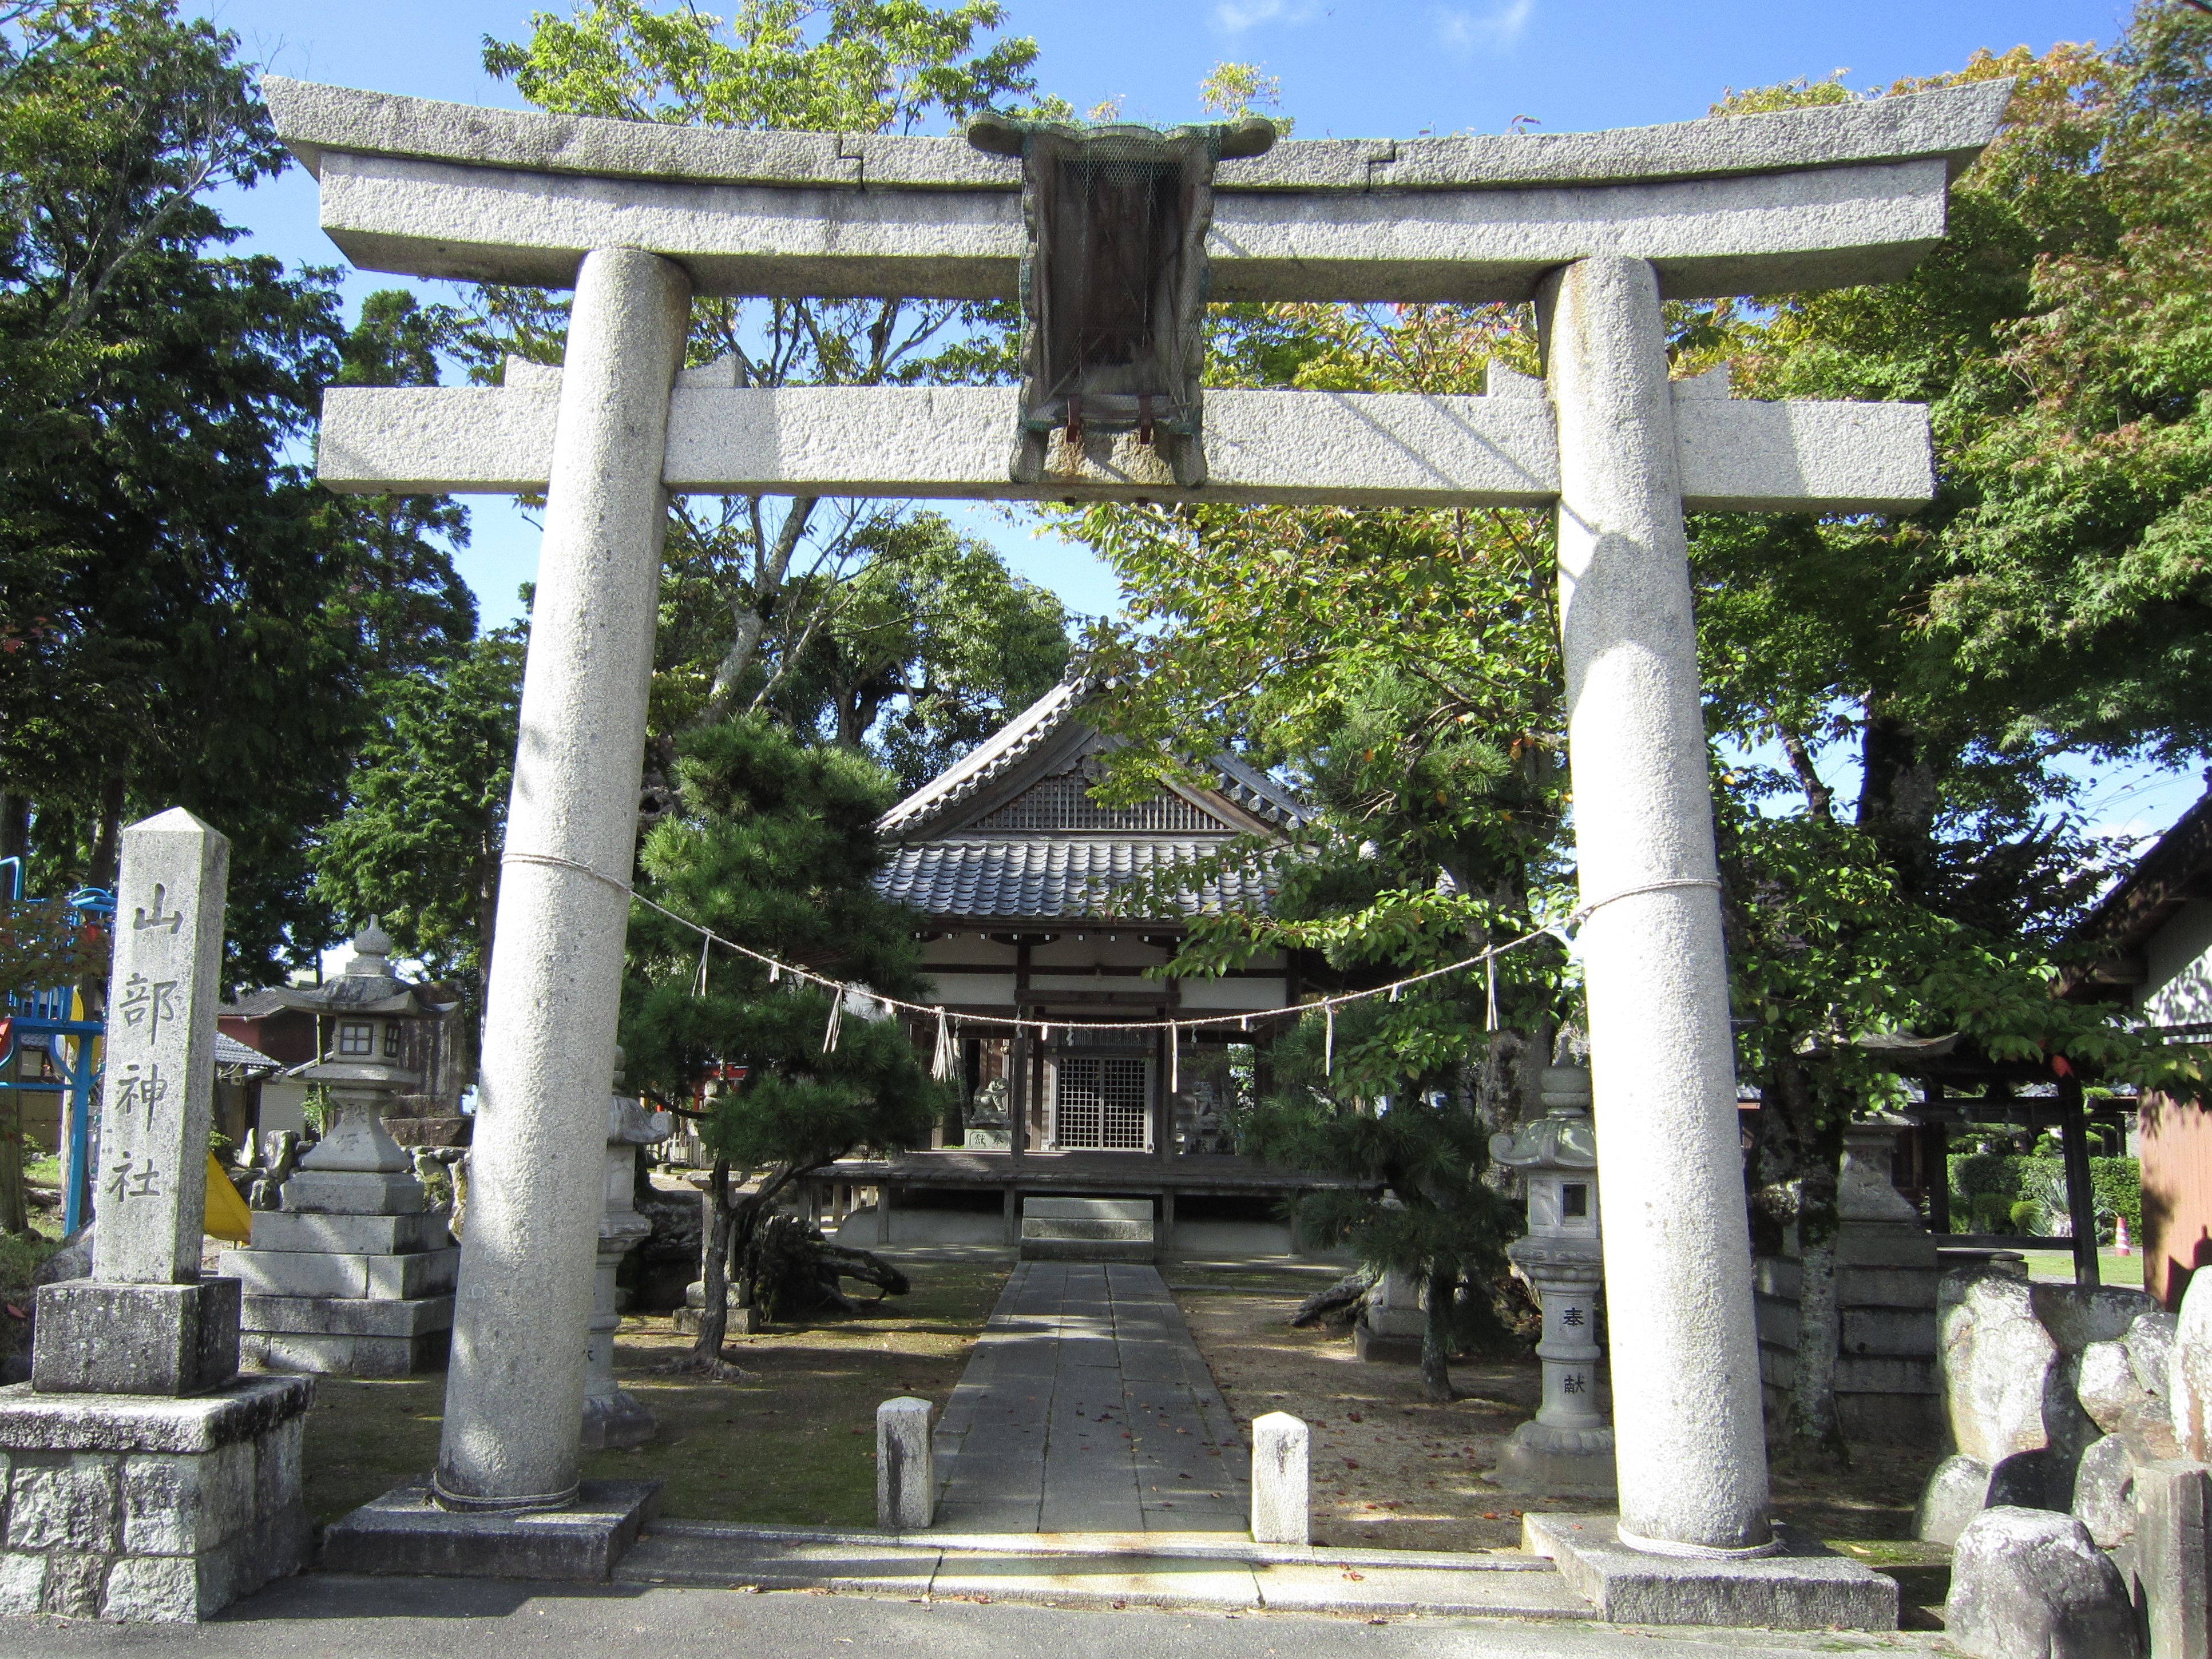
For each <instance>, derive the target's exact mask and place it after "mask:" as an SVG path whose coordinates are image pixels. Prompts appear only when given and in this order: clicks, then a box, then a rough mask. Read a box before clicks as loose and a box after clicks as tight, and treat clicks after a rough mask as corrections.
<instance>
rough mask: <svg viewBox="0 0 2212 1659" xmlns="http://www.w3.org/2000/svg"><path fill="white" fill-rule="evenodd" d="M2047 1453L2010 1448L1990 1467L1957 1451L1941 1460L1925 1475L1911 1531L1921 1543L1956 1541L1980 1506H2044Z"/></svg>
mask: <svg viewBox="0 0 2212 1659" xmlns="http://www.w3.org/2000/svg"><path fill="white" fill-rule="evenodd" d="M2050 1455H2051V1454H2050V1453H2049V1452H2048V1451H2047V1450H2045V1449H2043V1448H2041V1447H2038V1448H2037V1449H2035V1450H2033V1451H2024V1452H2015V1453H2014V1454H2013V1455H2011V1456H2010V1457H2008V1458H2006V1459H2005V1460H2004V1462H2002V1463H1999V1464H1998V1465H1997V1466H1996V1468H1990V1467H1989V1466H1988V1465H1987V1464H1985V1463H1979V1462H1975V1460H1974V1459H1972V1458H1971V1457H1966V1456H1963V1455H1954V1456H1950V1457H1947V1458H1945V1459H1944V1460H1943V1461H1942V1462H1941V1463H1938V1464H1937V1465H1936V1473H1935V1474H1931V1475H1929V1477H1928V1488H1927V1490H1926V1491H1925V1492H1923V1493H1922V1494H1921V1498H1920V1511H1919V1515H1918V1516H1917V1524H1916V1526H1915V1527H1914V1529H1913V1530H1914V1535H1915V1536H1916V1537H1917V1538H1919V1539H1920V1540H1921V1541H1923V1542H1924V1543H1929V1544H1946V1545H1949V1544H1956V1543H1957V1542H1958V1541H1959V1534H1960V1533H1962V1532H1964V1531H1966V1526H1967V1523H1968V1522H1971V1521H1972V1520H1973V1518H1974V1517H1975V1516H1978V1515H1979V1514H1980V1513H1981V1512H1982V1511H1983V1510H1986V1509H1993V1508H1996V1507H1998V1506H2000V1505H2003V1504H2013V1505H2015V1506H2017V1507H2019V1508H2021V1509H2030V1510H2039V1509H2042V1508H2044V1507H2045V1503H2044V1492H2045V1487H2046V1486H2048V1484H2049V1483H2048V1481H2047V1480H2046V1479H2045V1463H2046V1462H2047V1461H2048V1460H2049V1458H2050Z"/></svg>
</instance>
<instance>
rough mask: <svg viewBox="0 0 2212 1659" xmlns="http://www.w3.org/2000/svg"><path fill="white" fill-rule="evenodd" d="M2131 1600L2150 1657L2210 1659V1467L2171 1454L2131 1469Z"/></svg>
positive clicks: (2211, 1513)
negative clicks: (2133, 1512) (2133, 1515)
mask: <svg viewBox="0 0 2212 1659" xmlns="http://www.w3.org/2000/svg"><path fill="white" fill-rule="evenodd" d="M2135 1504H2136V1538H2135V1550H2134V1571H2133V1577H2134V1579H2135V1583H2133V1584H2132V1585H2131V1586H2130V1589H2131V1590H2132V1592H2133V1595H2134V1599H2135V1603H2136V1607H2137V1608H2138V1609H2139V1610H2140V1611H2141V1612H2142V1613H2143V1614H2144V1616H2145V1622H2146V1623H2147V1624H2148V1626H2149V1629H2150V1659H2212V1565H2208V1558H2212V1470H2208V1469H2207V1468H2205V1466H2204V1465H2203V1464H2202V1463H2193V1462H2188V1461H2186V1460H2182V1459H2176V1460H2173V1461H2171V1462H2159V1463H2152V1464H2148V1465H2147V1466H2141V1467H2138V1468H2136V1472H2135Z"/></svg>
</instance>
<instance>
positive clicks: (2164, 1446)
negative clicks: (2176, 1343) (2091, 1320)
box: [2074, 1314, 2181, 1457]
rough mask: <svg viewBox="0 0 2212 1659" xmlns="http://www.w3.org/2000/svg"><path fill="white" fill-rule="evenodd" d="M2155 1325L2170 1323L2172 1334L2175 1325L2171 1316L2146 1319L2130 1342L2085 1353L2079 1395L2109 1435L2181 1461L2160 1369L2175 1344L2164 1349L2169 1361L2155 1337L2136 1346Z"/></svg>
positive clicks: (2168, 1343) (2137, 1325)
mask: <svg viewBox="0 0 2212 1659" xmlns="http://www.w3.org/2000/svg"><path fill="white" fill-rule="evenodd" d="M2154 1319H2158V1320H2163V1321H2165V1322H2166V1324H2167V1326H2168V1327H2169V1328H2170V1327H2171V1326H2172V1316H2170V1315H2167V1314H2156V1315H2145V1316H2143V1317H2142V1318H2141V1319H2138V1320H2137V1321H2136V1322H2135V1324H2134V1325H2133V1326H2131V1327H2130V1328H2129V1334H2128V1339H2127V1340H2118V1341H2112V1342H2092V1343H2091V1344H2090V1345H2089V1346H2087V1347H2086V1348H2084V1349H2082V1350H2081V1361H2080V1364H2079V1366H2078V1367H2077V1369H2076V1371H2075V1380H2074V1395H2075V1399H2077V1400H2079V1401H2081V1409H2082V1410H2083V1411H2085V1412H2087V1413H2088V1414H2089V1418H2090V1420H2091V1421H2093V1423H2095V1424H2096V1425H2097V1426H2098V1427H2099V1428H2100V1429H2102V1430H2103V1431H2105V1432H2106V1434H2127V1435H2133V1436H2135V1437H2136V1438H2138V1439H2139V1440H2141V1441H2142V1443H2143V1444H2144V1446H2145V1447H2147V1448H2148V1450H2149V1452H2150V1454H2151V1455H2152V1456H2154V1457H2179V1455H2181V1446H2180V1443H2179V1442H2178V1441H2177V1440H2175V1439H2174V1437H2173V1407H2172V1402H2171V1401H2169V1400H2168V1399H2167V1398H2166V1370H2165V1367H2164V1366H2163V1365H2160V1364H2156V1361H2157V1360H2158V1359H2159V1358H2162V1357H2170V1355H2171V1352H2172V1341H2171V1338H2170V1337H2169V1338H2167V1340H2166V1341H2165V1343H2164V1345H2163V1346H2164V1347H2165V1350H2166V1354H2165V1355H2163V1356H2162V1355H2161V1354H2160V1352H2159V1349H2160V1341H2159V1339H2158V1337H2157V1335H2156V1334H2154V1335H2153V1336H2152V1337H2151V1338H2150V1339H2149V1340H2144V1341H2140V1342H2139V1341H2136V1340H2134V1338H2135V1332H2136V1330H2137V1329H2139V1328H2142V1327H2143V1326H2145V1325H2148V1324H2149V1323H2150V1322H2151V1321H2152V1320H2154ZM2138 1356H2140V1357H2141V1358H2140V1359H2139V1358H2138ZM2147 1377H2148V1380H2147ZM2153 1385H2155V1386H2153Z"/></svg>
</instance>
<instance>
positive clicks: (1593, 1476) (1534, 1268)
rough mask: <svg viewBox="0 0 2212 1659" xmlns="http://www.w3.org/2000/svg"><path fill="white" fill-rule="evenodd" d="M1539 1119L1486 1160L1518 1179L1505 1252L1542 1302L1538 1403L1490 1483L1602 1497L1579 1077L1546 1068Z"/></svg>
mask: <svg viewBox="0 0 2212 1659" xmlns="http://www.w3.org/2000/svg"><path fill="white" fill-rule="evenodd" d="M1541 1087H1542V1091H1543V1099H1544V1106H1545V1112H1544V1115H1543V1116H1541V1117H1540V1118H1538V1119H1536V1120H1535V1121H1534V1122H1530V1123H1524V1124H1522V1126H1521V1127H1520V1129H1519V1130H1518V1131H1516V1133H1513V1134H1510V1135H1505V1134H1498V1135H1492V1137H1491V1139H1490V1155H1491V1156H1492V1158H1496V1159H1497V1160H1498V1162H1499V1163H1500V1164H1508V1165H1510V1166H1511V1167H1512V1168H1514V1169H1516V1170H1520V1171H1521V1176H1522V1184H1523V1185H1524V1186H1525V1187H1526V1188H1527V1189H1528V1234H1527V1236H1526V1237H1522V1238H1517V1239H1516V1240H1515V1241H1514V1242H1513V1243H1512V1244H1511V1245H1510V1246H1509V1247H1508V1248H1507V1249H1506V1255H1508V1256H1510V1257H1511V1258H1512V1261H1513V1263H1514V1265H1515V1266H1516V1267H1519V1268H1520V1269H1521V1271H1522V1273H1523V1274H1525V1275H1526V1276H1527V1278H1528V1282H1529V1283H1530V1284H1531V1285H1534V1287H1535V1291H1536V1297H1537V1299H1538V1300H1539V1301H1540V1302H1541V1304H1543V1310H1544V1335H1543V1340H1541V1341H1540V1342H1539V1343H1538V1344H1537V1345H1536V1357H1537V1358H1539V1359H1541V1360H1542V1361H1543V1364H1544V1402H1543V1405H1542V1406H1541V1407H1540V1408H1539V1409H1538V1411H1537V1413H1536V1416H1535V1419H1534V1421H1533V1422H1528V1423H1523V1424H1522V1425H1521V1426H1520V1427H1519V1428H1517V1429H1516V1430H1514V1431H1513V1434H1512V1437H1511V1438H1510V1439H1509V1440H1507V1442H1506V1443H1505V1448H1504V1452H1503V1454H1502V1455H1500V1457H1499V1459H1498V1468H1496V1469H1495V1470H1493V1471H1492V1473H1491V1475H1490V1479H1491V1480H1494V1481H1496V1482H1497V1483H1498V1485H1500V1486H1507V1487H1510V1488H1512V1489H1513V1490H1514V1491H1516V1492H1545V1493H1554V1492H1555V1493H1558V1494H1559V1495H1561V1496H1563V1497H1574V1498H1609V1497H1611V1496H1612V1495H1613V1481H1614V1477H1613V1429H1612V1426H1611V1425H1609V1424H1607V1421H1606V1419H1605V1414H1604V1413H1602V1412H1601V1411H1600V1410H1599V1409H1598V1403H1597V1387H1598V1362H1599V1360H1600V1358H1601V1357H1602V1355H1601V1350H1600V1349H1599V1347H1598V1345H1597V1334H1596V1327H1597V1305H1596V1304H1597V1292H1598V1288H1599V1286H1600V1285H1601V1284H1602V1283H1603V1282H1604V1278H1605V1269H1604V1255H1603V1251H1602V1249H1601V1246H1600V1244H1599V1243H1598V1220H1597V1136H1596V1133H1595V1129H1594V1127H1593V1126H1592V1124H1591V1122H1590V1081H1589V1071H1588V1070H1587V1069H1586V1068H1585V1067H1583V1066H1547V1067H1546V1068H1545V1070H1544V1074H1543V1077H1542V1079H1541Z"/></svg>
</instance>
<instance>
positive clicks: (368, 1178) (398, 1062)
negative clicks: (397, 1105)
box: [283, 916, 426, 1215]
mask: <svg viewBox="0 0 2212 1659" xmlns="http://www.w3.org/2000/svg"><path fill="white" fill-rule="evenodd" d="M391 956H392V938H391V935H389V934H388V933H386V932H385V931H384V930H383V929H382V928H381V927H378V926H377V925H376V918H375V917H374V916H371V917H370V918H369V919H368V927H364V928H362V930H361V932H360V933H357V934H356V935H355V936H354V941H353V957H352V959H351V960H350V961H349V962H348V963H346V965H345V967H344V968H343V969H342V970H341V971H340V974H339V976H338V981H337V984H336V985H334V986H332V987H330V988H329V994H328V996H327V998H326V1000H325V1004H324V1006H325V1010H326V1018H327V1019H328V1022H329V1023H328V1025H327V1027H326V1029H325V1032H324V1036H323V1053H322V1058H321V1059H319V1060H317V1061H316V1062H315V1063H314V1064H313V1065H312V1066H307V1067H306V1068H305V1069H304V1070H302V1071H301V1073H300V1074H299V1075H300V1076H301V1078H302V1079H304V1080H306V1081H307V1082H309V1083H319V1084H321V1085H324V1086H325V1088H326V1089H327V1090H328V1091H330V1102H331V1109H330V1115H329V1120H328V1121H326V1122H325V1124H324V1126H323V1138H322V1139H320V1140H319V1141H317V1142H316V1143H315V1145H314V1146H313V1148H312V1149H311V1150H310V1151H309V1152H307V1155H306V1156H304V1157H303V1158H301V1160H300V1167H299V1172H298V1173H297V1174H295V1175H294V1176H292V1178H291V1179H290V1180H289V1181H288V1182H285V1183H284V1199H283V1202H284V1207H285V1208H286V1209H288V1210H322V1211H326V1212H330V1213H332V1214H339V1215H411V1214H414V1213H416V1212H420V1211H421V1210H422V1209H423V1208H425V1207H426V1201H425V1200H424V1198H423V1195H422V1182H420V1181H418V1180H416V1178H415V1163H414V1160H413V1159H412V1158H410V1157H409V1156H408V1155H407V1154H406V1153H405V1152H403V1151H401V1150H400V1146H399V1143H398V1141H396V1140H394V1139H392V1136H391V1134H390V1133H389V1132H388V1131H386V1128H385V1127H384V1108H385V1106H386V1103H387V1102H389V1101H390V1100H391V1099H392V1097H394V1096H396V1095H401V1094H406V1093H410V1092H412V1091H415V1090H416V1089H419V1088H420V1087H421V1086H422V1072H421V1070H420V1068H419V1067H418V1066H416V1065H415V1064H414V1063H413V1060H414V1055H413V1054H411V1053H410V1049H412V1048H414V1046H415V1045H414V1044H413V1043H411V1042H410V1041H409V1040H408V1030H407V1028H408V1027H409V1026H410V1024H414V1023H416V1021H419V1020H421V1019H422V1018H424V1016H423V1014H422V1011H421V1010H420V1009H419V1008H418V1007H417V1006H416V999H415V993H414V989H413V987H411V986H408V985H405V984H403V983H402V982H401V981H399V980H398V978H397V977H396V976H395V975H393V974H392V962H391Z"/></svg>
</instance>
